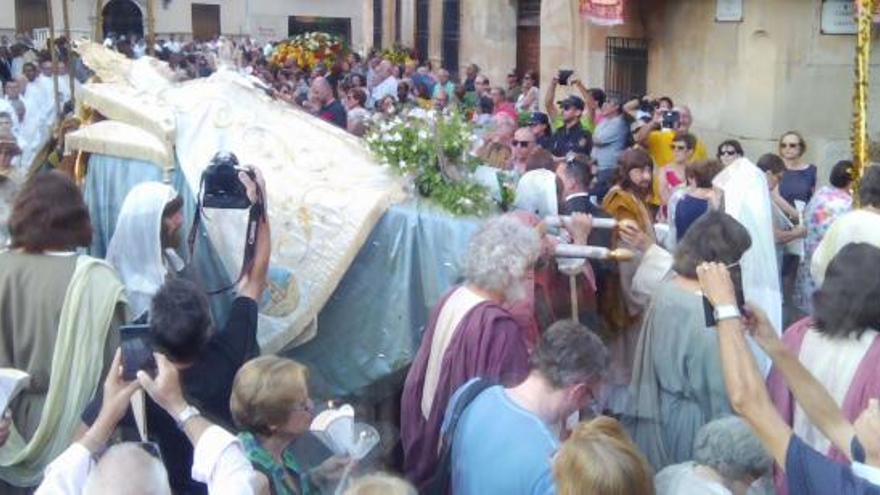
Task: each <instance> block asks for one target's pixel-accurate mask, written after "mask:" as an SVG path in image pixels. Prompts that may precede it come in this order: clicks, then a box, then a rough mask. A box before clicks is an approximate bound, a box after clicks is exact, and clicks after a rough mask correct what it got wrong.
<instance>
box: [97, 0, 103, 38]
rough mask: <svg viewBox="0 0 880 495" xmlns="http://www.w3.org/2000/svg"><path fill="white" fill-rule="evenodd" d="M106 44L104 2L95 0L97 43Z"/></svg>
mask: <svg viewBox="0 0 880 495" xmlns="http://www.w3.org/2000/svg"><path fill="white" fill-rule="evenodd" d="M103 42H104V0H95V43H103Z"/></svg>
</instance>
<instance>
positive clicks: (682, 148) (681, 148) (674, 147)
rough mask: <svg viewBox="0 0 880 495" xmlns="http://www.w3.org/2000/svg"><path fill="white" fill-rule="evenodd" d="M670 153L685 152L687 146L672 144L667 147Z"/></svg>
mask: <svg viewBox="0 0 880 495" xmlns="http://www.w3.org/2000/svg"><path fill="white" fill-rule="evenodd" d="M669 148H670V149H671V150H672V151H685V150H687V149H688V147H687V146H684V145H681V144H673V145H671V146H670V147H669Z"/></svg>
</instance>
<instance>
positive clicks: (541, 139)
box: [529, 112, 553, 151]
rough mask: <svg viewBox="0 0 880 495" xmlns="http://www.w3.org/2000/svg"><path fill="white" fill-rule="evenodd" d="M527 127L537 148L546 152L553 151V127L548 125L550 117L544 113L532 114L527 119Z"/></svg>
mask: <svg viewBox="0 0 880 495" xmlns="http://www.w3.org/2000/svg"><path fill="white" fill-rule="evenodd" d="M529 127H530V128H531V129H532V133H534V135H535V142H536V143H538V146H540V147H542V148H544V149H545V150H547V151H551V150H552V149H553V127H552V126H551V125H550V117H548V116H547V114H546V113H542V112H532V116H531V117H530V118H529Z"/></svg>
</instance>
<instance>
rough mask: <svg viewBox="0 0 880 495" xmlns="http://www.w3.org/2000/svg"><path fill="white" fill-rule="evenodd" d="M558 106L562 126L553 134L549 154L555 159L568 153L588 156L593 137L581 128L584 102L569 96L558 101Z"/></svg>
mask: <svg viewBox="0 0 880 495" xmlns="http://www.w3.org/2000/svg"><path fill="white" fill-rule="evenodd" d="M559 106H560V107H562V122H563V126H562V128H561V129H559V130H557V131H556V132H555V133H554V134H553V146H552V147H551V148H550V152H551V153H553V155H554V156H557V157H562V156H566V155H567V154H568V153H570V152H574V153H582V154H584V155H587V156H589V155H590V151H591V150H592V149H593V137H592V136H591V135H590V132H589V131H587V130H585V129H584V128H583V127H582V126H581V115H583V113H584V100H582V99H581V98H580V97H578V96H575V95H571V96H569V97H568V98H566V99H564V100H562V101H560V102H559Z"/></svg>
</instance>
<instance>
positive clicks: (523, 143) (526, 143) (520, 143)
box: [512, 139, 534, 148]
mask: <svg viewBox="0 0 880 495" xmlns="http://www.w3.org/2000/svg"><path fill="white" fill-rule="evenodd" d="M533 142H534V141H519V140H516V139H514V140H513V143H512V144H513V146H514V147H517V146H518V147H520V148H528V147H529V145H531V144H532V143H533Z"/></svg>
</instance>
